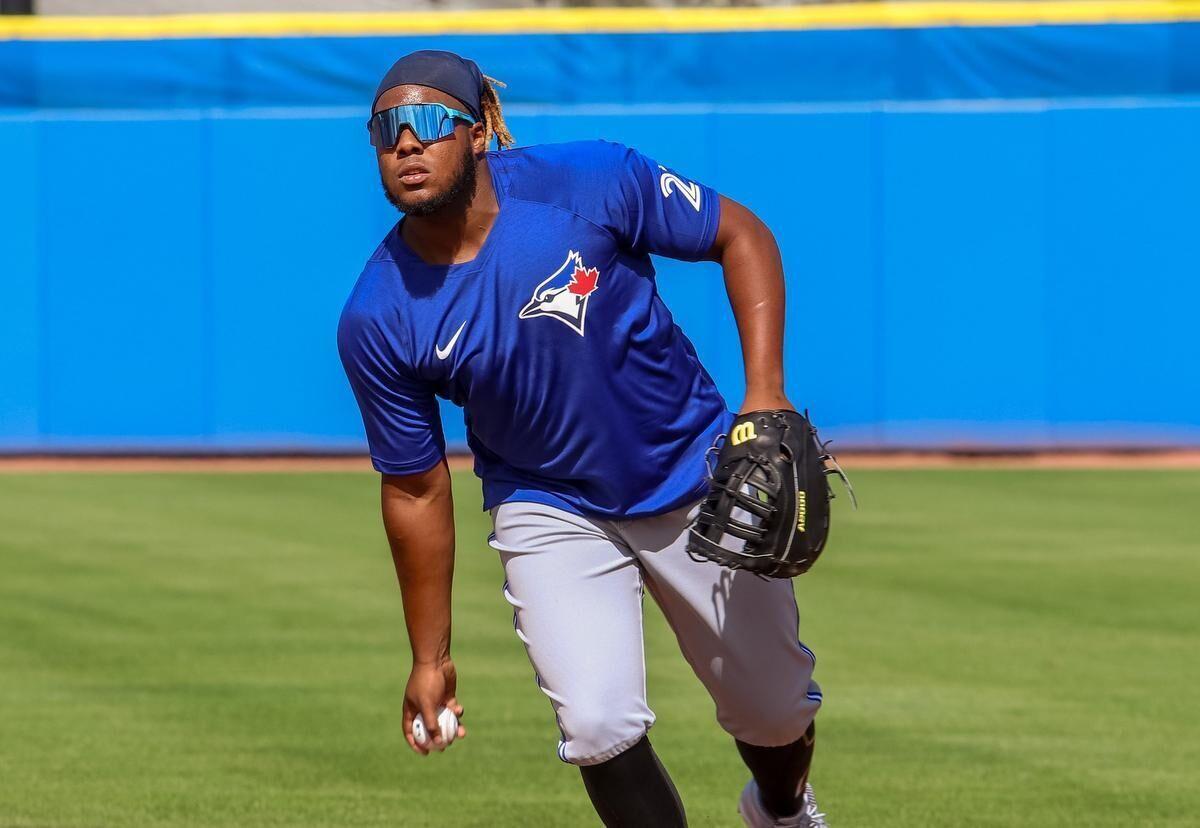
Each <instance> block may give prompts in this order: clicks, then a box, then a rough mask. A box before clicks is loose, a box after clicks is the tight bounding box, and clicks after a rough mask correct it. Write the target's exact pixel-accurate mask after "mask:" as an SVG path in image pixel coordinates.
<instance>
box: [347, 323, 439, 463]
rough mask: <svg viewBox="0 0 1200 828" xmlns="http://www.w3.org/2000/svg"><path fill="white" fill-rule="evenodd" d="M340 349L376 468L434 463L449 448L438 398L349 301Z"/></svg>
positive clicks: (377, 325)
mask: <svg viewBox="0 0 1200 828" xmlns="http://www.w3.org/2000/svg"><path fill="white" fill-rule="evenodd" d="M338 352H339V354H340V355H341V358H342V367H343V368H344V369H345V371H346V377H347V379H349V380H350V387H351V389H352V390H353V391H354V398H355V399H356V400H357V401H358V409H359V412H360V413H361V414H362V419H363V426H364V427H365V428H366V432H367V444H368V445H369V446H370V450H371V464H372V465H373V466H374V467H375V469H376V471H379V472H382V473H384V474H419V473H420V472H424V471H428V470H429V469H431V468H433V467H434V466H435V465H436V464H437V463H438V461H440V460H441V459H442V457H444V456H445V454H446V441H445V438H444V437H443V435H442V421H441V417H440V416H439V412H438V405H437V399H436V397H435V396H434V394H433V391H432V390H431V389H430V388H429V387H428V386H427V385H426V384H425V383H422V382H420V381H418V380H416V379H413V378H411V377H409V376H407V374H406V372H405V371H404V369H403V366H401V365H399V364H398V360H397V359H396V356H395V354H396V348H395V343H394V342H393V341H390V340H389V338H388V336H387V335H386V334H385V333H384V331H383V330H382V328H381V326H380V325H379V323H378V322H377V321H376V320H374V319H373V318H372V317H371V316H370V315H369V314H363V313H360V312H357V311H355V310H354V309H352V308H350V307H348V308H347V309H346V310H345V311H344V312H343V314H342V319H341V323H340V324H339V325H338Z"/></svg>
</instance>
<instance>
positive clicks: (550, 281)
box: [517, 250, 600, 336]
mask: <svg viewBox="0 0 1200 828" xmlns="http://www.w3.org/2000/svg"><path fill="white" fill-rule="evenodd" d="M599 279H600V271H599V270H597V269H596V268H594V267H588V266H587V265H585V264H584V263H583V259H582V257H581V256H580V255H579V252H578V251H576V250H570V251H568V252H567V258H566V261H564V262H563V263H562V266H561V267H559V269H558V270H556V271H554V273H553V274H551V275H550V276H549V277H547V278H546V280H545V281H543V282H542V283H541V284H540V285H538V286H537V287H536V288H534V290H533V298H532V299H530V300H529V303H528V304H527V305H525V307H523V308H521V312H520V313H519V314H517V317H518V318H520V319H532V318H533V317H535V316H549V317H551V318H552V319H557V320H558V321H559V322H562V323H563V324H564V325H566V326H567V327H568V328H570V329H571V330H573V331H575V333H577V334H579V335H580V336H583V323H584V322H585V321H586V320H587V306H588V300H589V299H591V298H592V294H594V293H595V292H596V287H597V282H598V281H599Z"/></svg>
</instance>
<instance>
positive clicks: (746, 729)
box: [717, 683, 821, 747]
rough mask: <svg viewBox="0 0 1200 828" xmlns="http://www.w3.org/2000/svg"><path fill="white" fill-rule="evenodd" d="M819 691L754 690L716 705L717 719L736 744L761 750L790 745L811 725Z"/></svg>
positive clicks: (800, 687) (796, 688)
mask: <svg viewBox="0 0 1200 828" xmlns="http://www.w3.org/2000/svg"><path fill="white" fill-rule="evenodd" d="M820 707H821V691H820V689H819V688H818V687H817V685H816V684H815V683H809V684H808V685H807V686H804V685H797V686H791V687H787V686H783V687H761V686H760V687H756V688H753V690H752V691H751V690H750V689H749V688H748V689H747V692H745V693H742V694H739V696H738V697H737V698H730V699H725V700H723V701H722V702H719V703H718V705H717V720H718V722H719V723H720V725H721V727H722V728H724V730H725V732H727V733H728V734H729V735H731V736H733V738H735V739H737V740H738V741H741V742H745V743H747V744H750V745H759V746H761V747H776V746H779V745H790V744H791V743H792V742H795V741H796V740H797V739H799V738H800V737H801V736H803V735H804V731H806V730H807V729H808V726H809V725H810V724H812V721H813V719H814V718H815V717H816V715H817V711H818V710H819V709H820Z"/></svg>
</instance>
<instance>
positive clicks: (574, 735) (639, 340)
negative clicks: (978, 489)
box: [338, 51, 824, 826]
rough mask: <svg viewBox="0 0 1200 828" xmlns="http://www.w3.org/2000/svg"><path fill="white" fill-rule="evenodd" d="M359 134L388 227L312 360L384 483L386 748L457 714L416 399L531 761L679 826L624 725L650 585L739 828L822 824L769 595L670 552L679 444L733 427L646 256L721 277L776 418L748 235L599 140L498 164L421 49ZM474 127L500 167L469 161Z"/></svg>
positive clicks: (695, 493) (495, 133)
mask: <svg viewBox="0 0 1200 828" xmlns="http://www.w3.org/2000/svg"><path fill="white" fill-rule="evenodd" d="M368 128H369V131H370V136H371V141H372V143H373V145H374V147H375V151H376V154H377V157H378V162H379V171H380V175H381V178H382V183H383V188H384V192H385V193H386V195H387V197H388V199H389V200H390V201H391V202H392V203H393V204H394V205H395V206H396V207H397V208H398V209H399V210H401V211H402V212H403V213H404V218H403V219H402V220H401V221H400V222H399V223H398V224H397V225H396V226H395V227H394V228H393V229H392V231H391V232H390V233H388V235H387V236H386V237H385V238H384V240H383V242H382V243H381V244H380V245H379V247H378V249H377V250H376V251H375V253H374V254H373V255H372V256H371V258H370V260H369V261H368V262H367V265H366V268H365V270H364V271H363V273H362V276H361V277H360V278H359V280H358V283H357V284H356V285H355V287H354V290H353V293H352V294H351V296H350V298H349V300H348V302H347V303H346V307H345V310H344V312H343V315H342V319H341V324H340V326H339V329H338V345H339V349H340V352H341V356H342V360H343V364H344V365H345V368H346V373H347V375H348V376H349V379H350V383H351V385H352V387H353V390H354V393H355V396H356V398H357V400H358V404H359V407H360V409H361V411H362V416H363V421H364V423H365V426H366V432H367V437H368V442H369V444H370V449H371V457H372V461H373V463H374V466H375V468H376V469H377V470H378V471H380V472H381V473H382V475H383V478H382V501H383V520H384V526H385V529H386V532H387V536H388V540H389V542H390V545H391V549H392V557H393V560H394V562H395V567H396V573H397V576H398V578H399V582H400V589H401V594H402V597H403V601H404V612H405V619H406V622H407V626H408V632H409V638H410V641H411V645H412V652H413V664H412V671H411V674H410V676H409V680H408V686H407V688H406V689H405V695H404V730H405V733H406V734H408V740H409V744H410V745H411V746H412V748H413V749H414V750H416V751H418V752H420V753H427V752H428V751H429V749H430V745H429V744H428V743H424V744H422V743H419V742H418V741H416V740H414V739H413V737H412V736H411V729H412V723H413V719H414V717H415V716H417V715H418V714H420V715H421V717H422V718H423V719H424V721H425V722H432V721H434V720H435V719H436V717H437V711H438V710H439V708H440V707H442V706H446V707H449V708H450V709H451V710H454V711H456V712H458V713H460V714H461V712H462V707H461V706H460V705H459V702H458V700H457V698H456V678H457V677H456V673H455V668H454V663H453V661H452V660H451V657H450V593H451V575H452V571H453V561H454V521H453V510H452V504H451V494H450V475H449V471H448V469H447V466H446V462H445V459H444V454H445V445H444V441H443V438H442V432H441V427H440V421H439V418H438V407H437V403H436V398H437V397H442V398H445V399H448V400H451V401H453V402H454V403H456V404H458V405H460V406H462V407H463V408H464V410H465V413H466V421H467V432H468V443H469V445H470V447H471V450H472V451H473V453H474V456H475V471H476V474H477V475H478V476H479V477H480V479H481V480H482V481H483V494H484V508H485V509H487V510H489V511H490V513H491V517H492V521H493V525H494V529H495V531H494V534H493V535H492V538H491V539H490V543H491V545H492V546H493V547H494V548H495V549H496V550H497V551H498V553H499V555H500V557H501V559H502V561H503V564H504V570H505V576H506V583H505V588H504V595H505V597H506V599H507V600H508V601H509V603H511V604H512V606H513V609H514V620H515V626H516V628H517V633H518V635H519V637H520V639H521V640H522V642H524V643H525V645H526V648H527V650H528V653H529V658H530V661H531V662H532V664H533V667H534V669H535V671H536V673H537V678H538V686H539V687H540V688H541V689H542V691H543V692H544V693H545V694H546V696H548V697H549V699H550V701H551V704H552V706H553V709H554V714H555V718H556V722H557V725H558V728H559V731H560V733H561V739H560V741H559V745H558V755H559V757H560V758H561V759H562V760H564V761H566V762H569V763H571V764H574V765H577V766H578V767H579V768H580V771H581V773H582V776H583V782H584V787H585V789H586V790H587V793H588V795H589V797H590V798H591V800H592V803H593V804H594V806H595V808H596V811H597V813H598V814H599V815H600V818H601V819H602V821H603V822H604V824H606V825H609V826H618V825H619V826H677V825H685V824H686V818H685V816H684V809H683V805H682V803H681V802H680V801H679V797H678V795H677V794H676V792H675V788H674V786H673V784H672V783H671V780H670V777H669V776H668V775H667V773H666V770H665V769H664V768H663V766H662V764H661V763H660V762H659V760H658V758H657V756H656V755H655V753H654V751H653V749H652V748H651V746H650V742H649V740H648V738H647V735H646V734H647V731H648V730H649V728H650V726H651V725H652V724H653V722H654V714H653V713H652V712H651V710H650V708H649V707H648V706H647V703H646V688H645V664H644V660H643V657H642V617H641V600H642V592H643V590H644V589H649V590H650V593H651V595H652V596H653V598H654V599H655V600H656V601H657V602H658V604H659V605H660V606H661V607H662V609H663V612H664V614H665V616H666V618H667V621H668V622H669V623H670V625H671V627H672V629H673V630H674V632H675V634H676V636H677V638H678V641H679V645H680V648H681V650H682V651H683V654H684V656H685V657H686V658H687V660H688V662H689V663H690V664H691V666H692V668H693V669H694V671H695V672H696V675H697V676H698V677H699V679H700V680H701V681H702V682H703V683H704V685H705V687H706V688H707V689H708V691H709V693H710V695H711V696H712V698H713V700H714V702H715V703H716V714H717V720H718V722H719V723H720V725H721V727H723V728H724V729H725V730H726V731H727V732H729V733H730V734H731V735H732V736H733V738H734V740H735V742H736V745H737V749H738V751H739V752H740V754H741V756H742V758H743V760H744V761H745V763H746V765H747V767H748V768H749V771H750V775H751V779H750V781H749V782H748V783H747V785H746V787H745V789H744V790H743V792H742V796H741V800H740V802H739V805H738V808H739V812H740V813H741V814H742V817H743V819H744V820H745V821H746V823H747V824H748V825H751V826H770V825H823V824H824V822H823V820H822V817H821V814H820V813H819V812H818V811H817V808H816V803H815V802H814V800H813V796H812V789H811V787H810V786H809V785H808V783H807V780H808V770H809V765H810V762H811V757H812V750H813V738H814V730H813V718H814V716H815V715H816V712H817V709H818V707H819V706H820V703H821V693H820V689H819V688H818V687H817V685H816V683H815V682H813V681H812V670H813V665H814V657H813V655H812V653H811V651H810V650H808V648H806V647H805V646H804V645H803V644H801V643H800V642H799V641H798V640H797V638H796V631H797V624H798V615H797V611H796V603H795V598H794V595H793V592H792V587H791V582H790V581H787V580H764V579H760V578H757V577H755V576H753V575H751V574H748V573H746V572H744V571H740V572H735V571H731V570H728V569H724V568H722V567H720V566H718V565H716V564H714V563H711V562H698V561H696V560H693V559H692V558H691V557H689V556H688V554H687V552H686V551H685V546H686V535H687V529H688V526H689V524H690V522H691V520H692V518H693V516H694V514H695V508H696V506H697V504H698V502H699V501H700V499H701V498H702V497H703V495H704V494H705V492H706V490H707V479H706V467H705V452H706V450H707V449H708V448H709V447H710V446H711V445H712V444H713V442H714V440H715V439H716V438H717V437H718V435H720V434H721V433H722V432H723V431H724V430H725V428H726V426H727V425H728V424H729V422H730V421H731V419H732V416H733V415H732V414H731V412H730V411H729V410H728V407H727V406H726V404H725V401H724V400H723V399H722V398H721V395H720V393H719V392H718V391H717V389H716V387H715V385H714V384H713V381H712V379H711V378H710V377H709V375H708V373H707V372H706V371H705V370H704V368H703V366H701V365H700V362H699V360H698V359H697V357H696V352H695V350H694V349H693V347H692V345H691V343H690V342H689V341H688V340H687V338H686V337H685V336H684V334H683V333H682V331H680V330H679V328H678V327H676V326H675V324H674V323H673V321H672V319H671V314H670V312H669V311H668V309H667V307H666V306H665V305H664V303H663V301H662V299H661V298H660V297H659V295H658V292H657V290H656V288H655V282H654V267H653V264H652V262H651V258H650V256H651V254H657V255H662V256H670V257H672V258H676V259H683V260H687V261H698V260H712V261H717V262H719V263H720V264H721V265H722V267H723V268H724V273H725V284H726V288H727V291H728V294H729V300H730V303H731V305H732V308H733V312H734V316H735V317H736V320H737V326H738V331H739V334H740V339H741V345H742V353H743V357H744V361H745V372H746V388H747V391H746V398H745V400H744V401H743V402H742V410H759V409H783V408H789V409H790V408H791V407H792V406H791V404H790V403H789V402H788V400H787V398H786V397H785V396H784V392H783V370H782V337H783V315H784V288H783V276H782V266H781V263H780V257H779V250H778V247H777V246H776V244H775V241H774V239H773V237H772V235H771V233H770V231H769V230H768V229H767V228H766V227H765V226H764V225H763V224H762V222H760V221H759V220H758V219H757V218H756V217H755V216H754V215H753V214H751V213H750V212H749V211H748V210H747V209H746V208H744V207H742V206H740V205H738V204H736V203H735V202H733V201H730V200H728V199H726V198H724V197H722V196H720V195H718V194H717V193H716V192H714V191H713V190H711V189H709V188H708V187H705V186H703V185H701V184H698V183H696V182H694V181H691V180H690V179H688V178H686V177H685V176H683V175H681V174H679V173H677V172H675V171H673V170H670V169H668V168H666V167H663V166H660V165H659V164H657V163H656V162H654V161H652V160H650V159H648V158H646V157H645V156H643V155H641V154H639V153H638V152H636V151H634V150H631V149H628V148H626V147H623V146H620V145H617V144H611V143H606V142H602V141H589V142H580V143H573V144H560V145H546V146H536V147H527V148H521V149H506V147H508V146H510V145H511V144H512V138H511V136H510V135H509V133H508V130H507V128H506V127H505V125H504V121H503V117H502V115H501V111H500V107H499V102H498V100H497V98H496V94H495V91H494V89H493V87H492V85H491V83H490V82H489V81H488V80H487V79H486V78H484V77H483V76H482V74H481V73H480V71H479V69H478V67H476V65H475V64H474V63H472V62H471V61H468V60H465V59H463V58H460V57H458V56H456V55H453V54H450V53H447V52H430V51H426V52H416V53H413V54H411V55H408V56H407V57H405V58H403V59H401V60H400V61H398V62H397V63H396V64H395V65H394V66H393V67H392V68H391V70H389V72H388V73H387V75H386V76H385V77H384V79H383V81H382V82H381V83H380V85H379V89H378V92H377V94H376V97H375V101H374V105H373V109H372V116H371V118H370V121H369V122H368ZM493 137H495V138H496V139H497V141H498V143H499V145H500V147H501V151H499V152H490V151H488V146H489V144H490V142H491V139H492V138H493ZM434 730H435V731H436V728H434ZM463 735H465V733H464V734H463ZM433 738H434V743H435V744H434V746H435V747H437V746H440V744H439V743H440V742H441V740H442V736H440V735H437V734H435V735H434V737H433Z"/></svg>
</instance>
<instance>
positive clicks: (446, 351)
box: [433, 319, 467, 359]
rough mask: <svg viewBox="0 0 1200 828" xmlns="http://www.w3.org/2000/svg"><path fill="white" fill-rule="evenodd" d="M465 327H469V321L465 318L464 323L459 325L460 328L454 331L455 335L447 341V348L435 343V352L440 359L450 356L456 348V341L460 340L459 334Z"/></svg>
mask: <svg viewBox="0 0 1200 828" xmlns="http://www.w3.org/2000/svg"><path fill="white" fill-rule="evenodd" d="M465 327H467V322H466V320H465V319H464V320H463V323H462V324H461V325H459V326H458V330H457V331H455V332H454V336H452V337H450V341H449V342H447V343H446V347H445V348H439V347H438V346H437V344H436V343H435V344H434V346H433V352H434V353H435V354H437V358H438V359H445V358H446V357H448V356H450V352H451V351H453V350H454V343H455V342H458V335H459V334H460V333H462V332H463V328H465Z"/></svg>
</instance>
